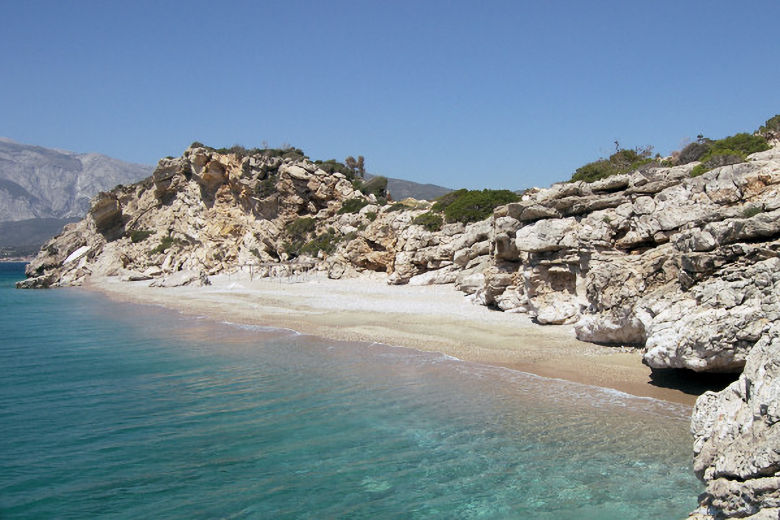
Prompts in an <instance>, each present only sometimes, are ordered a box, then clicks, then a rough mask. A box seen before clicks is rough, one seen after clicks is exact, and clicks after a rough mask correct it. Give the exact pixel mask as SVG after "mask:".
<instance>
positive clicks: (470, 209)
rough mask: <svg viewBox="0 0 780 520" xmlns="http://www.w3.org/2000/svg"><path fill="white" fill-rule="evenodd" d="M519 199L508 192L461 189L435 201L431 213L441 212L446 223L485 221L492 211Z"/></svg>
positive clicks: (514, 194)
mask: <svg viewBox="0 0 780 520" xmlns="http://www.w3.org/2000/svg"><path fill="white" fill-rule="evenodd" d="M518 200H520V197H519V196H518V195H517V194H516V193H513V192H511V191H509V190H481V191H480V190H466V189H461V190H457V191H453V192H450V193H447V194H446V195H443V196H441V197H439V199H437V201H436V203H435V204H434V205H433V207H432V208H431V211H435V212H443V213H444V216H445V217H446V219H447V222H462V223H464V224H467V223H469V222H479V221H480V220H485V219H486V218H488V217H489V216H490V215H491V214H492V213H493V210H494V209H495V208H496V207H498V206H502V205H504V204H509V203H510V202H517V201H518Z"/></svg>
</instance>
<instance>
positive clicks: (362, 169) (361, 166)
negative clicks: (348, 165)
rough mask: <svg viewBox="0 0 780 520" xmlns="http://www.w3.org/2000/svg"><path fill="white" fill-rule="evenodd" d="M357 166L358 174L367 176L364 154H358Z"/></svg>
mask: <svg viewBox="0 0 780 520" xmlns="http://www.w3.org/2000/svg"><path fill="white" fill-rule="evenodd" d="M355 166H356V167H357V172H358V175H360V177H361V178H363V177H365V176H366V161H365V159H364V158H363V156H362V155H358V158H357V164H356V165H355Z"/></svg>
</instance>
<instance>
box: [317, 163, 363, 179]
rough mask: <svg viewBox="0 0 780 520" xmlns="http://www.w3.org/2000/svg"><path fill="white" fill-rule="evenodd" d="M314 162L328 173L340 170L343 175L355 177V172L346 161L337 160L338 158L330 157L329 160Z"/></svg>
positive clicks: (349, 177)
mask: <svg viewBox="0 0 780 520" xmlns="http://www.w3.org/2000/svg"><path fill="white" fill-rule="evenodd" d="M314 164H316V165H317V166H319V167H320V169H321V170H323V171H325V172H326V173H336V172H338V173H341V174H342V175H345V176H346V177H347V178H348V179H353V178H354V177H355V172H353V171H352V170H351V169H349V168H347V166H346V165H345V164H344V163H342V162H340V161H337V160H336V159H328V160H327V161H314Z"/></svg>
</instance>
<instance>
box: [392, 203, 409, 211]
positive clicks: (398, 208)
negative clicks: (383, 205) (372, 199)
mask: <svg viewBox="0 0 780 520" xmlns="http://www.w3.org/2000/svg"><path fill="white" fill-rule="evenodd" d="M404 209H408V208H407V206H406V204H403V203H401V202H396V203H395V204H393V205H392V206H390V207H389V208H387V212H388V213H389V212H391V211H401V210H404Z"/></svg>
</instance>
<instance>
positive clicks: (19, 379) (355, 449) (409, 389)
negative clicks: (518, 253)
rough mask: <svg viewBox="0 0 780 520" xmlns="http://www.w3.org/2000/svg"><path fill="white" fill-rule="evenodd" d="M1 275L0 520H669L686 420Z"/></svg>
mask: <svg viewBox="0 0 780 520" xmlns="http://www.w3.org/2000/svg"><path fill="white" fill-rule="evenodd" d="M23 269H24V265H23V264H0V309H2V312H0V370H1V371H2V372H1V373H2V377H0V518H2V519H16V518H24V519H32V518H35V519H38V518H40V519H52V518H56V519H60V518H63V519H88V518H112V519H138V518H154V519H212V518H220V519H255V518H258V519H266V518H268V519H299V518H301V519H337V518H355V519H358V518H359V519H362V518H370V519H504V518H507V519H551V520H552V519H556V520H561V519H578V520H583V519H594V520H595V519H598V520H609V519H621V520H625V519H654V520H658V519H679V518H684V517H685V516H686V515H687V513H688V512H689V511H691V510H693V509H694V508H695V507H696V497H697V495H698V494H699V493H700V492H701V491H702V490H703V489H702V486H701V485H700V484H699V483H698V481H697V480H696V479H695V478H694V476H693V473H692V471H691V442H692V441H691V437H690V434H689V432H688V424H689V415H690V408H689V407H686V406H683V405H678V404H672V403H666V402H663V401H658V400H653V399H647V398H637V397H632V396H629V395H626V394H623V393H620V392H617V391H613V390H606V389H601V388H597V387H591V386H586V385H580V384H575V383H570V382H565V381H561V380H554V379H546V378H541V377H537V376H533V375H530V374H525V373H522V372H517V371H512V370H508V369H503V368H496V367H490V366H483V365H479V364H475V363H467V362H463V361H460V360H458V359H455V358H451V357H448V356H445V355H442V354H437V353H428V352H421V351H418V350H414V349H408V348H403V347H398V346H389V345H382V344H377V343H373V344H366V343H344V342H334V341H330V340H326V339H322V338H317V337H312V336H307V335H301V334H299V333H297V332H295V331H293V330H287V329H274V328H268V327H258V326H246V325H240V324H234V323H225V322H219V321H214V320H211V319H209V317H208V316H187V315H182V314H180V313H178V312H175V311H171V310H167V309H164V308H161V307H156V306H151V305H139V304H129V303H121V302H116V301H111V300H109V299H108V298H106V297H105V296H102V295H100V294H97V293H94V292H89V291H86V290H83V289H52V290H17V289H15V288H14V282H15V281H17V280H20V279H22V278H23V277H24V271H23Z"/></svg>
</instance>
